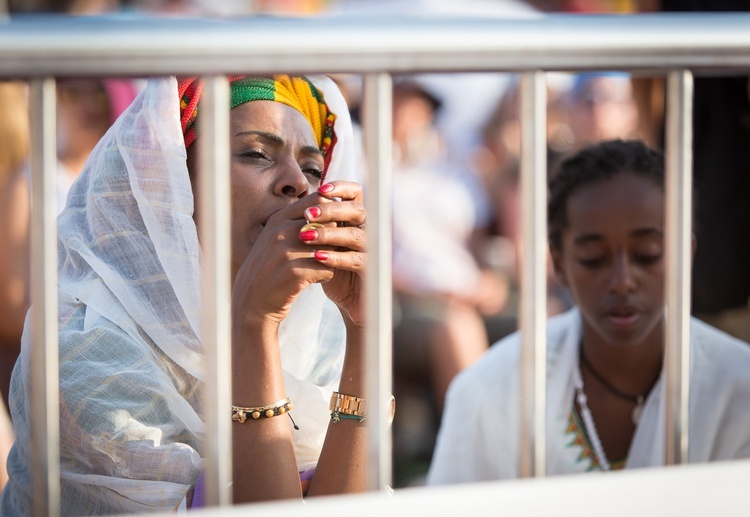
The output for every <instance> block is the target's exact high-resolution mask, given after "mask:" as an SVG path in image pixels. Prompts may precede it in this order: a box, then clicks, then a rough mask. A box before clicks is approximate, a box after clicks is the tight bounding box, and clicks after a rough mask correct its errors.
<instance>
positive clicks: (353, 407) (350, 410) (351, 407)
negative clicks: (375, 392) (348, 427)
mask: <svg viewBox="0 0 750 517" xmlns="http://www.w3.org/2000/svg"><path fill="white" fill-rule="evenodd" d="M387 404H388V406H387V411H386V418H387V421H386V425H387V426H388V427H390V426H391V423H393V417H394V416H395V415H396V398H395V397H394V396H393V395H392V394H391V393H389V394H388V401H387ZM330 410H331V412H332V413H334V414H341V415H351V416H355V417H358V418H360V419H362V420H363V419H364V418H365V415H366V413H367V404H366V401H365V399H363V398H360V397H355V396H353V395H346V394H344V393H339V392H337V391H334V392H333V393H332V394H331V404H330Z"/></svg>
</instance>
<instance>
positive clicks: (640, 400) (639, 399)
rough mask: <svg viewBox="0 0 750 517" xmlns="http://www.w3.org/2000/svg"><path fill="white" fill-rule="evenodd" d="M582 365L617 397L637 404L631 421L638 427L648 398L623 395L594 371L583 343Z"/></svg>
mask: <svg viewBox="0 0 750 517" xmlns="http://www.w3.org/2000/svg"><path fill="white" fill-rule="evenodd" d="M581 364H583V365H584V366H585V367H586V369H587V370H588V371H589V372H591V375H593V376H594V377H595V378H596V380H597V381H599V382H600V383H601V385H602V386H604V387H605V388H607V390H609V392H610V393H612V394H614V395H617V396H618V397H620V398H621V399H625V400H627V401H629V402H633V403H634V404H635V407H634V408H633V412H632V413H631V414H630V419H631V420H632V421H633V425H636V426H637V425H638V422H640V421H641V413H643V403H644V402H645V401H646V396H645V395H629V394H627V393H623V392H622V391H620V390H618V389H617V388H615V387H614V386H612V385H611V384H610V383H609V381H607V379H605V378H604V376H603V375H602V374H601V373H599V372H597V371H596V370H595V369H594V367H593V366H591V363H590V362H589V360H588V359H587V358H586V354H584V353H583V342H581ZM649 391H650V390H649ZM646 395H648V393H646ZM579 404H580V403H579Z"/></svg>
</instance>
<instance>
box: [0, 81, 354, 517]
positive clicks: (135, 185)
mask: <svg viewBox="0 0 750 517" xmlns="http://www.w3.org/2000/svg"><path fill="white" fill-rule="evenodd" d="M230 87H231V112H230V124H231V127H230V153H231V200H230V201H231V217H232V228H231V239H232V255H231V275H232V286H233V287H232V306H231V310H232V324H233V328H232V353H233V357H232V363H233V368H232V371H231V372H227V374H230V373H231V375H232V383H233V393H232V397H233V402H232V403H233V407H232V408H226V409H227V418H232V420H233V428H234V441H233V464H234V479H233V491H234V497H235V501H237V502H246V501H260V500H269V499H280V498H294V497H297V498H299V497H301V496H302V494H303V490H306V491H307V493H309V494H310V495H313V494H327V493H338V492H351V491H357V490H361V489H363V488H364V483H365V481H364V457H365V450H364V446H363V440H364V432H365V430H364V428H363V426H362V424H361V420H362V419H363V411H350V410H347V409H346V408H345V407H340V406H337V405H334V411H330V410H329V400H331V392H332V390H333V389H334V388H336V387H338V389H339V390H340V392H341V395H340V396H337V397H335V399H336V401H342V400H343V401H344V402H346V401H347V400H351V399H352V398H354V397H355V396H362V395H363V385H362V365H361V362H362V353H363V350H362V339H363V336H362V327H363V324H364V321H363V309H362V297H361V294H362V289H361V287H362V279H361V275H362V274H363V268H364V264H365V261H366V252H365V249H364V242H365V241H366V238H365V237H366V235H365V233H364V224H365V219H366V214H365V210H364V207H363V202H362V189H361V187H360V186H359V185H358V184H356V183H352V182H348V181H344V180H345V178H346V176H345V174H353V172H354V171H352V170H351V169H350V167H351V166H352V165H353V163H354V161H353V157H348V156H347V153H350V152H351V151H352V149H351V147H352V145H351V144H352V141H351V138H352V137H351V125H350V122H349V119H348V114H347V110H346V105H345V103H344V101H343V98H341V96H340V93H339V92H338V90H337V88H336V87H335V85H334V84H333V83H332V81H330V80H327V79H326V78H313V79H308V78H304V77H288V76H275V77H271V78H246V77H231V78H230ZM200 93H201V82H200V81H197V80H195V79H185V80H182V81H180V83H179V84H178V82H177V81H176V80H175V79H174V78H164V79H154V80H152V81H150V82H149V84H148V86H147V88H146V89H145V90H144V92H142V94H141V95H140V96H139V97H138V98H137V99H136V100H135V101H134V103H133V104H132V105H131V107H130V108H129V109H128V110H127V111H126V112H125V113H124V114H123V116H121V117H120V118H119V120H118V121H117V122H116V123H115V125H114V126H113V127H112V129H110V131H109V132H108V133H107V135H105V137H104V138H103V139H102V140H101V141H100V142H99V144H98V146H97V148H96V149H95V151H94V153H93V154H92V156H91V158H90V159H89V161H88V163H87V166H86V168H85V169H84V172H83V173H82V175H81V177H80V178H79V179H78V181H77V182H76V183H75V185H74V187H73V189H72V191H71V193H70V195H69V197H68V205H67V207H66V209H65V211H64V212H63V213H62V214H61V216H60V218H59V247H60V252H59V256H60V260H59V266H60V313H59V314H60V319H59V324H60V432H61V436H60V439H61V481H62V508H61V510H62V513H63V514H66V515H68V514H73V515H81V514H110V513H117V512H127V513H139V512H144V511H169V510H174V509H176V508H179V507H185V506H188V507H189V506H191V505H192V503H193V499H194V496H195V497H198V498H199V497H200V495H201V489H200V487H198V488H197V489H196V487H195V485H196V483H197V481H198V480H199V476H200V475H201V472H202V470H203V468H204V461H203V447H202V443H201V441H202V438H203V437H204V430H205V424H204V422H203V420H202V417H201V415H202V408H201V398H200V390H201V388H202V378H203V371H202V363H203V349H202V345H201V342H200V320H201V300H200V292H201V278H200V261H199V242H200V236H199V234H198V231H197V228H196V225H195V222H194V209H195V206H194V196H193V194H194V192H193V191H194V188H195V186H196V185H197V181H195V179H196V177H197V174H211V171H197V170H196V169H195V167H193V164H194V163H195V153H196V148H197V145H195V143H194V142H195V140H196V138H200V116H197V115H198V113H199V99H200ZM196 197H197V196H196ZM197 209H198V210H199V209H200V207H197ZM308 222H315V223H320V224H321V225H322V226H320V227H317V228H309V227H306V228H302V227H303V226H305V225H306V224H307V223H308ZM29 330H30V329H29V326H28V320H27V326H26V329H25V333H24V341H23V347H22V355H21V359H20V360H19V362H18V364H17V366H16V370H15V372H14V376H13V382H12V390H11V392H12V395H11V400H12V404H11V406H12V411H13V418H14V424H15V426H16V432H17V442H16V445H15V448H14V450H13V451H12V452H11V456H10V460H9V472H10V477H11V479H10V482H9V484H8V487H7V488H6V490H5V491H4V492H3V495H2V499H1V500H0V513H1V514H3V515H25V514H29V513H31V509H30V508H31V497H32V490H31V489H32V487H31V473H30V470H29V464H30V463H29V457H30V454H31V452H30V450H29V448H30V429H29V414H30V410H31V408H30V407H29V401H28V395H29V389H30V386H29V381H30V378H29V352H30V350H29V345H30V343H29V337H30V335H29ZM337 403H339V404H341V403H340V402H337ZM230 409H231V412H230ZM289 415H290V416H292V417H293V418H294V421H295V422H296V427H294V425H295V424H293V423H292V420H291V419H289V418H287V416H289ZM333 416H336V417H337V418H336V419H335V420H333V418H332V417H333ZM329 423H330V425H329ZM313 473H314V475H313ZM308 487H309V488H308Z"/></svg>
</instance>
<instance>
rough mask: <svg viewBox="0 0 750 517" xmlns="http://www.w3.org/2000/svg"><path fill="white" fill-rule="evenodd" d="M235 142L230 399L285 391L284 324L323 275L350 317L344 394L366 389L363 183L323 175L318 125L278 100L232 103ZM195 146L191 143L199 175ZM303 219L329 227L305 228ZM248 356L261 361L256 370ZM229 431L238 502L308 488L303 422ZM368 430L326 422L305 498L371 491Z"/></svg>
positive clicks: (260, 401)
mask: <svg viewBox="0 0 750 517" xmlns="http://www.w3.org/2000/svg"><path fill="white" fill-rule="evenodd" d="M230 146H231V149H230V152H231V196H232V203H231V218H232V230H231V236H232V237H231V240H232V259H231V260H232V363H233V370H232V400H233V403H234V404H236V405H241V406H263V405H266V404H269V403H272V402H274V401H277V400H282V399H284V397H286V390H285V387H284V379H283V375H282V368H281V354H280V350H279V337H278V336H279V325H280V324H281V322H282V321H283V320H284V319H285V318H286V316H287V315H288V314H289V309H290V307H291V304H292V302H293V301H294V299H295V298H296V297H297V295H299V293H300V292H301V291H302V290H303V289H304V288H306V287H308V286H309V285H311V284H313V283H320V284H322V286H323V290H324V292H325V293H326V295H327V296H328V297H329V298H330V299H331V301H333V302H334V303H335V304H336V305H337V306H338V308H339V310H340V312H341V314H342V316H343V318H344V324H345V326H346V333H347V339H346V341H347V342H346V354H345V359H344V365H343V371H342V376H341V381H340V384H339V391H340V392H342V393H346V394H351V395H355V396H364V383H363V367H362V363H363V360H364V347H363V342H364V334H363V325H364V307H363V304H364V298H363V293H362V287H363V278H362V275H363V274H364V267H365V262H366V252H365V248H364V246H365V241H366V233H365V231H364V226H365V220H366V212H365V209H364V206H363V201H362V188H361V186H360V185H358V184H356V183H350V182H343V181H335V182H331V183H326V184H322V182H321V177H322V175H323V157H322V156H321V154H320V152H319V151H318V150H317V145H316V140H315V138H314V135H313V133H312V129H311V127H310V124H309V123H308V122H307V120H306V119H305V118H304V117H303V116H302V115H301V114H300V113H299V112H297V111H296V110H294V109H293V108H290V107H288V106H286V105H283V104H280V103H276V102H271V101H254V102H250V103H246V104H243V105H241V106H238V107H236V108H234V109H233V110H232V111H231V112H230ZM197 147H198V146H197V145H193V146H192V147H191V148H190V149H189V151H188V169H189V170H190V171H191V178H193V180H194V179H195V173H196V167H195V163H196V149H197ZM195 184H196V182H195V181H193V185H195ZM196 197H197V196H196ZM334 198H338V199H340V201H335V200H334ZM305 219H307V220H310V221H315V222H320V223H323V224H325V225H326V226H325V227H324V228H321V229H318V230H317V233H315V234H305V235H303V234H301V233H300V228H301V227H302V226H303V225H304V224H305ZM336 223H343V225H337V224H336ZM316 252H318V253H317V254H316ZM320 252H323V254H321V253H320ZM248 365H262V367H255V368H253V369H252V371H253V374H252V375H248V373H247V371H248ZM292 416H294V412H293V411H292ZM232 429H233V458H234V462H233V465H234V472H233V479H234V481H233V492H234V501H235V503H247V502H256V501H265V500H275V499H289V498H300V497H301V496H302V491H301V487H300V479H299V473H298V471H297V462H296V458H295V454H294V447H293V442H292V432H302V431H293V430H292V429H291V427H290V422H289V419H287V418H276V417H274V418H266V419H260V420H257V421H248V422H246V423H244V424H240V423H233V426H232ZM365 436H366V429H365V427H364V425H362V424H360V423H359V422H357V421H355V420H344V421H342V422H339V423H336V424H334V423H330V424H329V427H328V433H327V435H326V439H325V442H324V445H323V450H322V452H321V456H320V459H319V462H318V465H317V468H316V471H315V475H314V477H313V479H312V482H311V485H310V488H309V491H308V494H309V495H324V494H338V493H346V492H358V491H364V490H365V489H366V479H365V474H366V469H365V458H366V444H365ZM342 458H346V459H347V461H342ZM248 459H252V460H251V461H248Z"/></svg>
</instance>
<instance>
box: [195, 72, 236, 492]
mask: <svg viewBox="0 0 750 517" xmlns="http://www.w3.org/2000/svg"><path fill="white" fill-rule="evenodd" d="M198 146H199V149H198V150H199V153H200V154H199V160H200V163H199V167H200V169H199V170H200V172H199V179H198V184H199V192H200V199H199V202H200V205H199V214H198V215H199V224H200V229H201V232H200V236H201V249H202V250H203V259H204V265H203V268H202V270H203V336H202V337H203V345H204V347H205V353H206V399H205V400H206V404H205V406H204V407H205V408H206V421H207V424H208V425H207V428H206V430H207V432H206V440H207V443H206V455H207V457H208V462H207V465H206V501H207V503H208V504H209V505H213V506H224V505H230V504H231V503H232V491H231V486H230V482H231V475H232V434H231V427H230V424H231V420H230V418H229V408H230V407H231V398H230V395H231V382H232V381H231V371H232V370H231V353H232V351H231V346H230V345H231V337H232V336H231V321H230V320H231V318H230V314H231V310H230V304H231V285H230V283H231V278H230V273H229V263H230V227H229V226H230V210H229V209H230V207H229V199H230V195H229V83H228V81H227V78H226V77H224V76H210V77H205V78H204V87H203V98H202V99H201V136H200V138H198Z"/></svg>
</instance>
